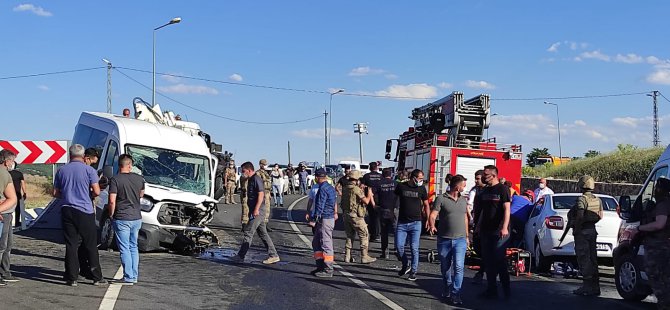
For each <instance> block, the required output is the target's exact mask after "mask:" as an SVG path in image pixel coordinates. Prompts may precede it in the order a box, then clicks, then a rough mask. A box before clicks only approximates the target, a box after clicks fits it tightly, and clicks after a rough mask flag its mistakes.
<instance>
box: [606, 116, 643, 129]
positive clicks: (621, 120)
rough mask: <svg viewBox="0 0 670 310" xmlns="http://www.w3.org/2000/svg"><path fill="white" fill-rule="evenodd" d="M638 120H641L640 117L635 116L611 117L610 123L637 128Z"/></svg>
mask: <svg viewBox="0 0 670 310" xmlns="http://www.w3.org/2000/svg"><path fill="white" fill-rule="evenodd" d="M640 121H642V119H640V118H635V117H615V118H613V119H612V123H614V124H616V125H619V126H624V127H629V128H637V126H638V125H639V123H640Z"/></svg>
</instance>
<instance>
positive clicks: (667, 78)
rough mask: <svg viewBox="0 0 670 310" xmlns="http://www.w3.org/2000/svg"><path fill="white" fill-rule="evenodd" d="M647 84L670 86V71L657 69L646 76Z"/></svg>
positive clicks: (661, 68)
mask: <svg viewBox="0 0 670 310" xmlns="http://www.w3.org/2000/svg"><path fill="white" fill-rule="evenodd" d="M647 82H649V83H652V84H662V85H670V69H668V68H663V67H657V68H656V70H655V71H654V72H652V73H650V74H649V75H647Z"/></svg>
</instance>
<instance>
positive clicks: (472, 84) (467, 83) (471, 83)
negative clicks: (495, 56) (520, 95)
mask: <svg viewBox="0 0 670 310" xmlns="http://www.w3.org/2000/svg"><path fill="white" fill-rule="evenodd" d="M465 86H467V87H470V88H480V89H495V88H496V86H495V85H493V84H491V83H489V82H487V81H474V80H467V81H465Z"/></svg>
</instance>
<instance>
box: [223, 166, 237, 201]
mask: <svg viewBox="0 0 670 310" xmlns="http://www.w3.org/2000/svg"><path fill="white" fill-rule="evenodd" d="M236 177H237V171H235V163H234V162H232V161H231V162H230V163H229V164H228V168H226V171H225V172H224V179H225V182H226V204H236V202H235V181H236V180H235V179H236Z"/></svg>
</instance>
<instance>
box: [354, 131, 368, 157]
mask: <svg viewBox="0 0 670 310" xmlns="http://www.w3.org/2000/svg"><path fill="white" fill-rule="evenodd" d="M354 133H357V134H358V149H359V155H360V163H361V164H362V163H363V134H364V133H365V134H367V133H368V123H356V124H354Z"/></svg>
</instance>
